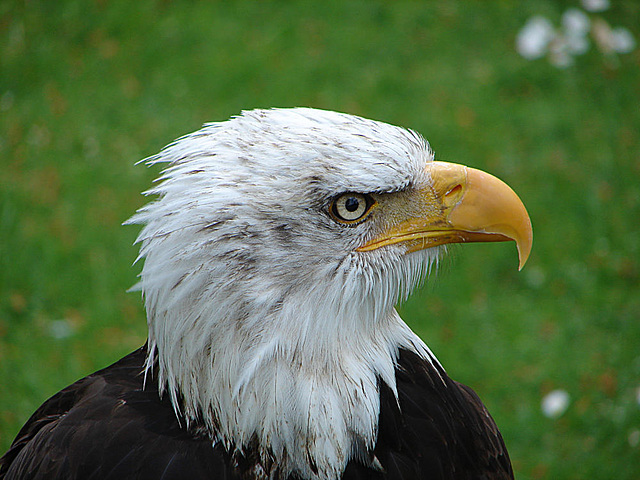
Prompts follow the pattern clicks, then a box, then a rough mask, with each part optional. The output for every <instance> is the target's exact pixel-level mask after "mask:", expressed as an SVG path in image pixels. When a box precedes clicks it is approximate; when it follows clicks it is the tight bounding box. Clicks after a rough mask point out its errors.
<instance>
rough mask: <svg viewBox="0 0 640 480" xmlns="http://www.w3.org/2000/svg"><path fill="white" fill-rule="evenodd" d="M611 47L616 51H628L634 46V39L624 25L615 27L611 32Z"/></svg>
mask: <svg viewBox="0 0 640 480" xmlns="http://www.w3.org/2000/svg"><path fill="white" fill-rule="evenodd" d="M611 36H612V43H613V49H614V50H615V51H616V52H618V53H629V52H631V51H633V49H634V48H636V39H635V38H634V37H633V34H632V33H631V32H630V31H629V30H627V29H626V28H624V27H616V28H614V29H613V31H612V32H611Z"/></svg>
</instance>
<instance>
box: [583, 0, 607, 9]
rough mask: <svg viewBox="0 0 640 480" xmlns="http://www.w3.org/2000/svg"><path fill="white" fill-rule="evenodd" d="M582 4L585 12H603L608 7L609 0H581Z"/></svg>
mask: <svg viewBox="0 0 640 480" xmlns="http://www.w3.org/2000/svg"><path fill="white" fill-rule="evenodd" d="M582 6H583V7H584V9H585V10H586V11H587V12H604V11H605V10H607V9H608V8H609V0H582Z"/></svg>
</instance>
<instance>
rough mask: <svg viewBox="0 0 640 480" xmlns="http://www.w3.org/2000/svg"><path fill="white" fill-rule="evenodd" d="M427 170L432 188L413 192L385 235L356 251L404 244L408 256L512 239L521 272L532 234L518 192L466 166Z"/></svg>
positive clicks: (433, 164)
mask: <svg viewBox="0 0 640 480" xmlns="http://www.w3.org/2000/svg"><path fill="white" fill-rule="evenodd" d="M426 169H427V173H428V175H429V177H431V181H432V182H431V185H430V186H428V187H423V188H419V189H416V190H414V191H413V192H411V193H410V195H409V197H407V198H405V199H404V203H405V206H403V207H402V208H400V213H399V214H398V213H395V214H393V215H391V220H390V221H389V223H388V225H387V226H386V227H385V229H384V231H383V232H382V233H381V234H379V235H377V236H376V237H375V238H373V239H372V240H370V241H368V242H367V243H365V244H364V245H361V246H360V247H358V248H357V250H358V251H360V252H367V251H371V250H375V249H377V248H380V247H384V246H386V245H393V244H396V243H404V244H405V245H406V246H407V253H409V252H415V251H417V250H422V249H425V248H429V247H435V246H436V245H443V244H446V243H465V242H504V241H509V240H513V241H515V242H516V246H517V248H518V257H519V261H520V262H519V263H520V265H519V269H520V270H522V267H524V264H525V263H526V261H527V258H529V253H530V252H531V245H532V243H533V231H532V229H531V220H530V219H529V215H528V213H527V210H526V209H525V207H524V205H523V204H522V201H520V198H518V196H517V195H516V193H515V192H514V191H513V190H512V189H511V188H510V187H509V186H508V185H507V184H506V183H504V182H503V181H501V180H499V179H497V178H496V177H494V176H492V175H489V174H488V173H485V172H483V171H481V170H476V169H475V168H470V167H465V166H464V165H457V164H455V163H446V162H431V163H429V164H428V165H427V167H426Z"/></svg>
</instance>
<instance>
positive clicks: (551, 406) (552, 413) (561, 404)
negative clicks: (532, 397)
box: [541, 389, 571, 418]
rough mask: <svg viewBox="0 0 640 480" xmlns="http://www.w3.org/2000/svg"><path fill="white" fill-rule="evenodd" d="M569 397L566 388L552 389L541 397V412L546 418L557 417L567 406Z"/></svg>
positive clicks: (569, 400)
mask: <svg viewBox="0 0 640 480" xmlns="http://www.w3.org/2000/svg"><path fill="white" fill-rule="evenodd" d="M570 402H571V399H570V397H569V394H568V393H567V392H566V390H560V389H558V390H553V391H551V392H549V393H547V394H546V395H545V396H544V397H543V398H542V403H541V408H542V413H543V414H544V416H545V417H548V418H559V417H560V416H562V414H563V413H564V412H566V411H567V408H569V403H570Z"/></svg>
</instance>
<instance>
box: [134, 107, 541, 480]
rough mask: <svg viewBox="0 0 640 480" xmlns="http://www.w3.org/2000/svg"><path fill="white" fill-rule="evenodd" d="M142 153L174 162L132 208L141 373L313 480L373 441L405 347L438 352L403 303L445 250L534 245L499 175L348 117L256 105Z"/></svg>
mask: <svg viewBox="0 0 640 480" xmlns="http://www.w3.org/2000/svg"><path fill="white" fill-rule="evenodd" d="M147 163H148V164H150V165H154V164H156V163H163V164H165V165H166V168H165V169H164V170H163V172H162V174H161V176H160V178H159V181H158V183H157V185H156V186H155V187H154V188H152V189H151V190H149V191H148V192H147V193H148V194H152V195H155V196H156V198H155V199H154V200H153V201H152V202H150V203H149V204H148V205H146V206H144V207H143V208H141V209H140V210H139V211H138V212H137V213H136V215H135V216H134V217H133V218H132V219H131V220H130V221H129V222H130V223H136V224H142V225H143V228H142V231H141V233H140V235H139V238H138V240H137V241H138V243H139V244H140V245H141V248H140V257H139V258H142V259H144V266H143V268H142V273H141V276H140V277H141V278H140V283H139V288H140V289H141V290H142V292H143V295H144V297H145V303H146V309H147V316H148V325H149V347H150V348H149V351H150V352H151V353H150V357H149V360H148V369H150V370H151V369H157V374H158V376H159V381H160V385H161V388H162V389H163V391H165V392H168V393H169V394H170V396H171V399H172V402H173V404H174V408H175V409H176V412H177V414H178V415H179V416H181V417H182V418H184V419H185V420H186V422H187V424H191V425H194V424H198V425H201V426H203V428H205V429H206V430H207V431H208V432H209V434H210V435H211V437H212V438H213V440H214V441H217V442H222V443H223V444H224V445H225V446H226V447H227V448H229V449H231V450H233V449H236V450H237V451H243V449H245V448H247V445H249V444H250V443H251V442H252V441H255V439H257V440H258V444H259V445H263V448H262V450H260V451H261V454H260V455H261V456H263V457H264V458H263V465H268V464H273V463H276V462H275V461H274V460H277V464H278V465H280V467H279V468H281V469H285V470H287V469H288V470H287V471H291V472H302V473H304V474H305V475H307V476H311V477H314V476H317V477H318V478H331V477H332V476H334V474H335V475H337V473H336V472H340V471H341V469H342V468H344V465H345V464H346V462H347V461H348V460H349V459H350V458H353V457H354V456H361V457H362V456H366V454H365V453H363V451H364V452H366V451H368V450H370V449H371V448H372V446H373V444H374V442H375V432H376V422H377V415H378V412H379V403H378V385H379V383H378V382H379V380H380V379H382V381H384V382H385V383H386V384H388V385H389V386H390V387H391V388H392V389H393V388H394V385H395V383H394V382H395V380H394V371H393V368H394V361H395V357H396V355H397V350H398V348H400V347H402V348H409V349H411V350H413V351H416V352H418V353H419V354H420V355H422V356H424V357H425V358H427V359H428V360H429V361H431V362H437V360H435V357H433V355H432V354H431V352H429V351H428V349H427V347H426V345H424V343H422V341H421V340H420V339H419V338H418V337H417V336H415V335H414V334H413V333H412V332H411V330H410V329H409V328H408V327H407V326H406V325H405V324H404V322H402V320H401V319H400V318H399V316H398V314H397V313H396V311H395V309H394V306H395V304H396V303H397V302H398V301H399V299H401V297H403V296H405V295H407V294H408V293H409V292H410V291H411V290H412V289H413V288H414V287H415V285H416V284H417V283H418V282H419V280H420V279H421V278H422V277H423V276H424V274H425V273H426V272H428V271H429V269H430V267H431V266H432V264H433V263H434V262H435V261H436V260H437V259H438V258H439V256H440V255H441V253H442V252H443V249H444V247H443V245H446V244H449V243H460V242H476V241H504V240H514V241H515V242H516V245H517V248H518V252H519V258H520V267H522V265H524V262H525V261H526V259H527V257H528V255H529V251H530V249H531V242H532V234H531V224H530V221H529V217H528V215H527V213H526V210H525V208H524V206H523V205H522V202H521V201H520V200H519V199H518V197H517V196H516V194H515V193H514V192H513V191H512V190H511V189H510V188H509V187H508V186H507V185H506V184H504V183H503V182H501V181H500V180H498V179H497V178H495V177H493V176H491V175H489V174H486V173H484V172H481V171H479V170H475V169H472V168H468V167H465V166H462V165H457V164H450V163H443V162H436V161H434V155H433V152H432V150H431V148H430V146H429V144H428V143H427V142H426V141H425V140H424V139H423V138H422V137H421V136H420V135H418V134H417V133H415V132H413V131H410V130H406V129H403V128H399V127H395V126H392V125H388V124H385V123H381V122H377V121H373V120H367V119H363V118H360V117H356V116H352V115H346V114H340V113H335V112H328V111H321V110H315V109H309V108H295V109H272V110H253V111H248V112H244V113H243V114H242V115H240V116H238V117H235V118H232V119H231V120H229V121H225V122H221V123H212V124H208V125H205V126H204V127H203V128H202V129H201V130H199V131H197V132H195V133H192V134H190V135H187V136H185V137H183V138H181V139H179V140H177V141H176V142H174V143H173V144H171V145H169V146H168V147H166V148H165V149H164V150H162V151H161V152H160V153H159V154H158V155H156V156H154V157H151V158H150V159H148V161H147ZM284 425H287V426H288V427H287V428H284ZM289 427H291V428H289ZM267 445H268V446H267ZM296 452H305V453H304V454H298V453H296ZM283 465H284V466H283ZM264 468H265V469H267V467H266V466H265V467H264Z"/></svg>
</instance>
